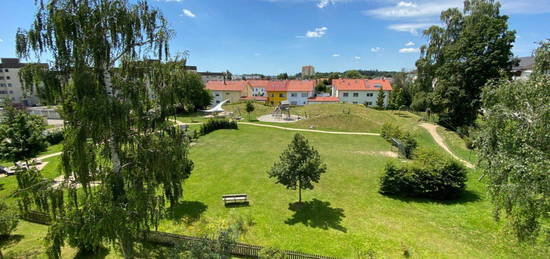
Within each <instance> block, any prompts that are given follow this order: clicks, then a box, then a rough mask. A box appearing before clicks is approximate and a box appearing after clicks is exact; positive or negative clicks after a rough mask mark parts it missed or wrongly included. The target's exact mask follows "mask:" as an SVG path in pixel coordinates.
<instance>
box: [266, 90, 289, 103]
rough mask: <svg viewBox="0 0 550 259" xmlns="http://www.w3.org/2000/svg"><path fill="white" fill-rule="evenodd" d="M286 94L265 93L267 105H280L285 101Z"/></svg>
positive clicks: (280, 92)
mask: <svg viewBox="0 0 550 259" xmlns="http://www.w3.org/2000/svg"><path fill="white" fill-rule="evenodd" d="M286 99H287V92H286V91H269V90H268V91H267V104H269V105H274V106H277V105H279V104H281V102H282V101H286Z"/></svg>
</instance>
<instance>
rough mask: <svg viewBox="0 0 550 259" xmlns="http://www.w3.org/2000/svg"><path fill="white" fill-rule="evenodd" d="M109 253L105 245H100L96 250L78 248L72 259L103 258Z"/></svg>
mask: <svg viewBox="0 0 550 259" xmlns="http://www.w3.org/2000/svg"><path fill="white" fill-rule="evenodd" d="M107 255H109V249H107V248H105V247H100V248H99V249H98V250H96V251H93V252H91V251H83V250H80V251H78V253H77V254H76V255H75V256H74V259H103V258H105V257H107Z"/></svg>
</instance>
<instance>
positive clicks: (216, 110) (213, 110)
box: [201, 99, 229, 114]
mask: <svg viewBox="0 0 550 259" xmlns="http://www.w3.org/2000/svg"><path fill="white" fill-rule="evenodd" d="M226 102H229V99H226V100H224V101H222V102H221V103H218V104H216V106H214V107H213V108H211V109H208V110H201V112H204V113H211V114H218V113H222V112H224V111H225V110H224V109H223V108H222V105H224V104H225V103H226Z"/></svg>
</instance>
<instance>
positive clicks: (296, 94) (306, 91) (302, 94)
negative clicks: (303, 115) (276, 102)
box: [287, 80, 315, 106]
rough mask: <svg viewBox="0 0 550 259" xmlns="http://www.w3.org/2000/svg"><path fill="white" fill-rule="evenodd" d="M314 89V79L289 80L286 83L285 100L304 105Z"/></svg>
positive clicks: (292, 103)
mask: <svg viewBox="0 0 550 259" xmlns="http://www.w3.org/2000/svg"><path fill="white" fill-rule="evenodd" d="M314 89H315V81H314V80H301V81H300V80H290V81H288V84H287V101H288V102H289V103H290V105H299V106H302V105H306V104H307V103H308V99H309V98H310V97H313V95H314Z"/></svg>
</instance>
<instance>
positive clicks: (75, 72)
mask: <svg viewBox="0 0 550 259" xmlns="http://www.w3.org/2000/svg"><path fill="white" fill-rule="evenodd" d="M171 35H172V31H171V30H169V28H168V26H167V22H166V20H165V18H164V17H163V15H162V14H161V13H160V12H159V11H158V10H157V9H154V8H151V7H150V6H149V5H148V3H147V2H146V1H131V2H129V1H128V0H39V1H37V13H36V17H35V21H34V22H33V24H32V25H31V26H30V28H29V29H27V30H23V29H19V31H18V33H17V36H16V39H17V53H18V55H19V56H20V57H23V58H28V57H29V56H30V55H32V54H34V55H37V56H39V55H43V54H47V55H51V56H52V57H53V62H52V68H53V70H55V71H56V73H57V78H58V79H59V81H60V86H61V90H60V91H59V92H60V98H59V100H60V102H61V104H62V111H61V112H62V115H63V118H64V119H65V141H64V147H63V156H62V170H63V173H64V175H65V179H67V180H66V181H65V183H64V184H62V185H61V186H56V185H50V187H49V189H48V190H44V192H47V193H51V194H52V195H49V198H48V199H49V200H48V202H47V203H45V204H44V203H41V206H40V209H42V210H45V211H48V212H49V213H50V214H51V215H52V216H53V218H54V224H53V225H52V226H51V227H50V229H49V233H48V236H47V238H46V242H47V244H48V255H49V256H50V257H53V258H59V257H60V251H61V247H62V246H63V245H65V244H66V243H68V244H69V245H71V246H75V247H78V248H80V249H85V250H92V251H93V250H95V249H98V248H99V247H101V246H102V245H103V244H105V243H110V244H112V245H115V246H118V247H120V248H121V250H122V252H123V255H124V257H125V258H132V257H133V255H134V254H133V245H134V242H135V241H136V240H137V239H138V238H139V237H140V236H141V235H142V234H143V233H144V231H146V230H149V229H152V228H155V227H157V226H158V223H159V220H160V219H161V218H162V216H163V214H164V213H163V212H164V210H165V206H166V205H167V204H168V203H169V204H170V205H171V206H173V205H175V204H177V202H178V199H179V198H181V197H182V195H183V187H182V182H183V180H185V179H186V178H188V177H189V174H190V172H191V170H192V167H193V163H192V162H191V161H190V160H189V159H188V157H187V141H186V139H185V135H184V133H183V132H181V131H180V130H179V129H178V128H177V127H173V126H172V125H170V123H169V121H168V116H170V114H171V113H172V111H173V109H174V107H176V105H177V103H176V102H177V101H178V99H179V98H177V96H176V94H175V92H176V91H175V89H174V88H175V87H176V85H177V84H174V82H179V81H181V76H180V74H178V73H174V69H173V68H174V67H173V66H171V65H168V64H171V63H172V62H176V63H177V60H171V62H166V63H162V62H160V61H158V60H166V59H167V56H168V41H169V39H170V37H171ZM149 60H156V61H155V62H149ZM157 61H158V62H157ZM45 83H47V82H45ZM69 179H73V180H69ZM53 186H55V188H54V187H53ZM77 188H81V190H80V189H79V190H78V191H77ZM60 192H63V193H64V195H59V193H60Z"/></svg>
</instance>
